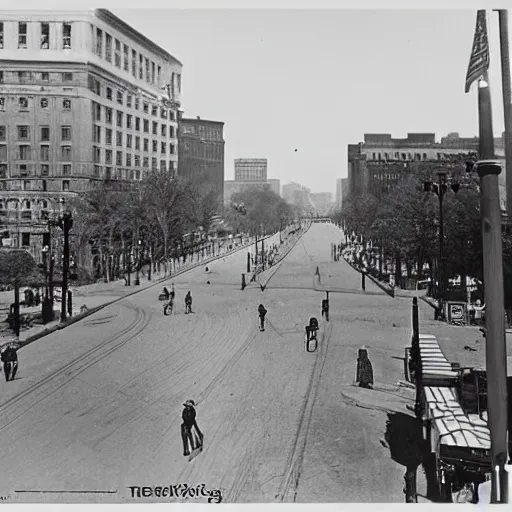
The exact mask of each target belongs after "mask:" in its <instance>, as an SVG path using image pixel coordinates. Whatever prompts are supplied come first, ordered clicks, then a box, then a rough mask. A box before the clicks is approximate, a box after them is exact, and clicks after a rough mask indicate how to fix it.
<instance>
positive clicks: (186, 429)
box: [181, 400, 204, 457]
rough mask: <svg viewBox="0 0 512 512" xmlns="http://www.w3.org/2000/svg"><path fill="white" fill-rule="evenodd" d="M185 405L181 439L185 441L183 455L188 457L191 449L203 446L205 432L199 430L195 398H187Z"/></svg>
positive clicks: (182, 414) (182, 416)
mask: <svg viewBox="0 0 512 512" xmlns="http://www.w3.org/2000/svg"><path fill="white" fill-rule="evenodd" d="M183 406H184V407H185V409H183V412H182V413H181V418H182V420H183V423H182V424H181V439H182V441H183V455H184V456H185V457H187V456H188V455H190V452H191V451H194V450H196V449H197V448H200V447H202V446H203V439H204V436H203V433H202V432H201V430H199V427H198V425H197V421H196V409H195V406H196V404H195V402H194V400H187V401H186V402H185V403H184V404H183Z"/></svg>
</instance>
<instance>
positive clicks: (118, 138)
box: [116, 132, 123, 147]
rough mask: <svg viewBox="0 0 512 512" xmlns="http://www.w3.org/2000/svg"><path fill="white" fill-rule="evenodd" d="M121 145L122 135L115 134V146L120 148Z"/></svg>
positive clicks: (119, 133)
mask: <svg viewBox="0 0 512 512" xmlns="http://www.w3.org/2000/svg"><path fill="white" fill-rule="evenodd" d="M122 145H123V133H122V132H116V146H118V147H119V146H122Z"/></svg>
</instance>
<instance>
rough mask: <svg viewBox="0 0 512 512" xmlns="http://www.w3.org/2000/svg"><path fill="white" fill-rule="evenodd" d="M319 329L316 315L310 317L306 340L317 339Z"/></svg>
mask: <svg viewBox="0 0 512 512" xmlns="http://www.w3.org/2000/svg"><path fill="white" fill-rule="evenodd" d="M317 331H318V320H317V319H316V318H315V317H311V318H310V319H309V325H306V341H309V340H314V339H316V333H317Z"/></svg>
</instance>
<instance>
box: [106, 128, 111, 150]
mask: <svg viewBox="0 0 512 512" xmlns="http://www.w3.org/2000/svg"><path fill="white" fill-rule="evenodd" d="M105 144H108V145H109V146H111V145H112V130H111V129H110V128H107V129H106V130H105Z"/></svg>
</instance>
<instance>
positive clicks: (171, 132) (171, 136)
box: [169, 126, 174, 139]
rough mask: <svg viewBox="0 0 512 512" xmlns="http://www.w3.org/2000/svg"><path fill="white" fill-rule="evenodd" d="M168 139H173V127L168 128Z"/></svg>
mask: <svg viewBox="0 0 512 512" xmlns="http://www.w3.org/2000/svg"><path fill="white" fill-rule="evenodd" d="M169 137H170V138H171V139H174V126H169Z"/></svg>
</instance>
